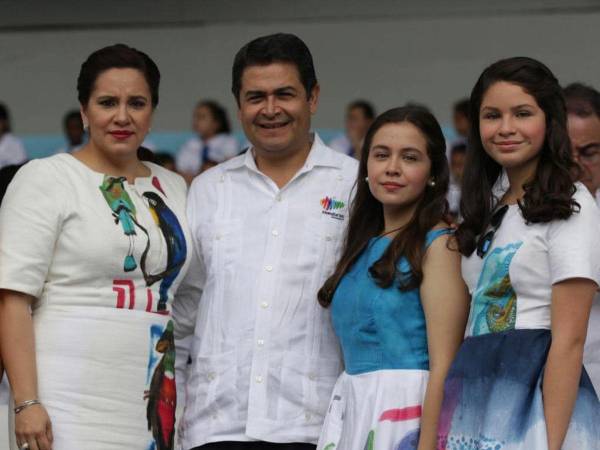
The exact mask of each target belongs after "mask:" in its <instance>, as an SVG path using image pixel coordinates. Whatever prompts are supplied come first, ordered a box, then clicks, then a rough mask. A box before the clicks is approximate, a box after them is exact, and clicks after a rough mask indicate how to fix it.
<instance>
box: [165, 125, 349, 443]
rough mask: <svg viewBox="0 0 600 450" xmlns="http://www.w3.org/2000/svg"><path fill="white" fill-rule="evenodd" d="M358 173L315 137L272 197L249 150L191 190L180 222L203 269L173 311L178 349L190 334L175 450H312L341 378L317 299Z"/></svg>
mask: <svg viewBox="0 0 600 450" xmlns="http://www.w3.org/2000/svg"><path fill="white" fill-rule="evenodd" d="M356 173H357V162H356V161H355V160H353V159H352V158H349V157H347V156H344V155H341V154H339V153H336V152H334V151H333V150H331V149H329V148H328V147H326V146H325V145H324V144H323V143H322V142H321V140H320V139H319V137H318V136H316V135H315V138H314V143H313V146H312V149H311V152H310V154H309V156H308V158H307V160H306V163H305V164H304V167H302V168H301V169H300V171H299V172H298V173H297V174H296V175H295V176H294V177H293V179H292V180H291V181H290V182H289V183H288V184H287V185H286V186H284V187H283V188H282V189H279V188H278V187H277V185H276V184H275V183H274V182H273V181H272V180H271V179H270V178H268V177H267V176H265V175H264V174H262V173H261V172H260V171H259V170H258V169H257V167H256V163H255V161H254V158H253V152H252V151H251V150H250V151H247V152H246V153H245V154H244V155H240V156H238V157H236V158H234V159H232V160H229V161H227V162H225V163H223V164H220V165H219V166H216V167H214V168H212V169H210V170H208V171H206V172H204V173H203V174H201V175H200V176H199V177H197V178H196V179H195V180H194V182H193V184H192V187H191V189H190V193H189V198H188V220H189V221H190V227H191V229H192V234H193V237H192V239H193V242H194V244H195V246H196V250H197V253H198V255H200V258H201V261H200V262H199V263H198V264H197V265H195V266H194V265H193V266H192V269H191V270H190V272H189V273H188V277H187V279H186V280H185V281H184V282H183V283H182V288H181V289H180V290H179V291H178V293H177V301H176V302H175V308H174V318H175V321H176V331H177V332H178V335H177V336H176V337H178V338H182V337H184V336H185V335H187V334H191V333H194V335H193V342H192V345H191V352H192V360H193V363H192V367H191V371H190V375H189V380H188V382H187V384H186V389H187V391H186V395H187V404H186V407H185V411H184V419H183V422H182V425H183V446H184V448H186V449H189V448H193V447H196V446H199V445H202V444H204V443H207V442H217V441H229V440H231V441H250V440H266V441H270V442H309V443H316V442H317V439H318V436H319V431H320V428H321V425H322V423H323V416H324V414H325V410H326V408H327V402H328V399H329V395H330V393H331V389H332V388H333V385H334V383H335V380H336V378H337V377H338V375H339V374H340V372H341V368H342V367H341V355H340V351H339V346H338V343H337V339H336V338H335V335H334V332H333V329H332V326H331V322H330V316H329V311H328V310H327V309H324V308H322V307H321V306H319V304H318V303H317V299H316V294H317V290H318V289H319V288H320V287H321V286H322V284H323V282H324V281H325V279H326V277H327V276H328V275H330V274H331V273H332V271H333V268H334V264H335V262H336V260H337V258H338V254H339V251H340V249H341V243H342V238H343V233H344V230H345V227H346V222H347V219H348V209H347V207H348V201H349V197H350V190H351V187H352V185H353V183H354V182H355V179H356ZM327 198H329V199H331V200H335V201H338V202H342V203H343V204H342V203H334V202H328V201H327ZM334 205H335V207H334ZM200 291H202V293H201V298H200ZM198 302H199V306H198ZM196 309H197V314H196ZM179 348H180V347H178V351H179ZM178 355H179V356H180V357H181V356H182V354H181V352H180V353H178ZM179 375H180V374H179V373H178V376H179Z"/></svg>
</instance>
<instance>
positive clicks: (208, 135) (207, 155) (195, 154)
mask: <svg viewBox="0 0 600 450" xmlns="http://www.w3.org/2000/svg"><path fill="white" fill-rule="evenodd" d="M192 126H193V129H194V132H195V133H196V136H194V137H193V138H191V139H190V140H188V141H187V142H186V143H185V144H183V146H182V147H181V149H180V150H179V152H178V153H177V157H176V158H175V165H176V167H177V170H178V171H179V173H181V174H182V175H183V177H184V178H185V179H186V181H187V182H188V183H189V182H191V180H192V179H193V178H194V177H195V176H196V175H198V174H199V173H200V172H203V171H205V170H206V169H209V168H211V167H213V166H216V165H217V164H219V163H222V162H223V161H227V160H228V159H230V158H233V157H234V156H237V155H238V153H239V152H240V146H239V143H238V141H237V139H236V138H235V137H233V136H232V135H231V126H230V125H229V118H228V117H227V111H225V108H223V106H221V105H220V104H219V103H217V102H215V101H213V100H202V101H200V102H198V104H197V105H196V108H195V109H194V115H193V122H192Z"/></svg>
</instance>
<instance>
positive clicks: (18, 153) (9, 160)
mask: <svg viewBox="0 0 600 450" xmlns="http://www.w3.org/2000/svg"><path fill="white" fill-rule="evenodd" d="M25 161H27V152H26V151H25V147H23V143H22V142H21V140H20V139H19V138H17V137H16V136H15V135H14V134H12V133H4V134H3V135H2V136H0V169H1V168H3V167H5V166H12V165H17V164H23V163H24V162H25Z"/></svg>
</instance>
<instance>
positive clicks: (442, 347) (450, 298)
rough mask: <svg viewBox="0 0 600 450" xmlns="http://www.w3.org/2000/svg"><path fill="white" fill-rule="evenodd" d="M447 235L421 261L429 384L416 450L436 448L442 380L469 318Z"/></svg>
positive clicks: (464, 290)
mask: <svg viewBox="0 0 600 450" xmlns="http://www.w3.org/2000/svg"><path fill="white" fill-rule="evenodd" d="M448 239H453V238H452V237H450V238H449V237H448V236H447V235H444V236H440V237H439V238H437V239H436V240H435V241H433V243H432V244H431V245H430V246H429V249H428V250H427V253H426V255H425V258H424V260H423V282H422V283H421V289H420V291H421V303H422V304H423V310H424V312H425V322H426V324H427V343H428V349H429V382H428V383H427V391H426V393H425V401H424V404H423V414H422V417H421V435H420V437H419V446H418V450H435V449H436V448H437V430H438V421H439V416H440V410H441V407H442V399H443V396H444V380H445V379H446V374H447V372H448V369H449V368H450V364H451V363H452V361H453V359H454V356H455V354H456V352H457V351H458V348H459V347H460V344H461V343H462V341H463V336H464V332H465V325H466V322H467V317H468V314H469V294H468V291H467V287H466V286H465V283H464V282H463V279H462V277H461V272H460V254H459V253H458V252H456V251H452V250H449V249H448V248H447V242H448Z"/></svg>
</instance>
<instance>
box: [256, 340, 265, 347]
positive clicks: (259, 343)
mask: <svg viewBox="0 0 600 450" xmlns="http://www.w3.org/2000/svg"><path fill="white" fill-rule="evenodd" d="M256 345H258V346H259V347H262V346H263V345H265V341H264V340H263V339H259V340H258V341H256Z"/></svg>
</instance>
